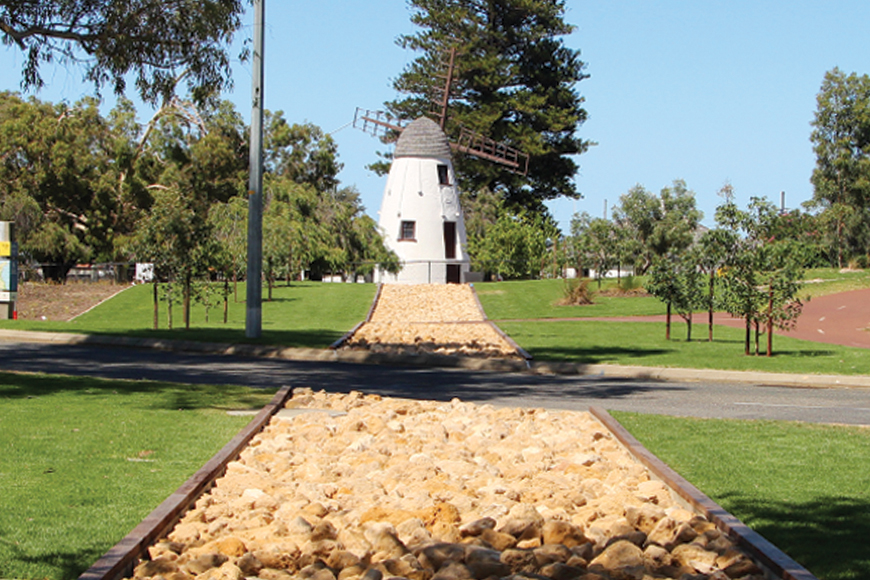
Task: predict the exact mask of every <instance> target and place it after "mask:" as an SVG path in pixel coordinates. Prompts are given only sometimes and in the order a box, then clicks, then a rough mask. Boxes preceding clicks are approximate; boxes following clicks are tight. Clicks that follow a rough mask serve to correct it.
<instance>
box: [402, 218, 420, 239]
mask: <svg viewBox="0 0 870 580" xmlns="http://www.w3.org/2000/svg"><path fill="white" fill-rule="evenodd" d="M416 230H417V222H413V221H403V222H402V227H401V229H400V230H399V239H400V240H404V241H415V240H416V239H417V237H416V234H417V231H416Z"/></svg>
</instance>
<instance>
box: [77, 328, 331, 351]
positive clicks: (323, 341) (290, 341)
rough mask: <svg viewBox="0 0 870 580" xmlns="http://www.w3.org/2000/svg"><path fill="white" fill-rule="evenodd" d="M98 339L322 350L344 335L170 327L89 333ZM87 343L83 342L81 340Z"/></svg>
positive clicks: (314, 331)
mask: <svg viewBox="0 0 870 580" xmlns="http://www.w3.org/2000/svg"><path fill="white" fill-rule="evenodd" d="M91 334H94V335H100V336H122V337H129V338H143V339H152V340H181V341H190V342H202V343H220V344H257V345H270V346H276V347H277V346H280V347H290V348H326V347H328V346H329V345H331V344H332V343H333V342H335V341H336V340H338V339H339V338H341V337H342V336H343V335H344V332H342V331H338V330H334V329H325V328H316V329H305V330H271V329H263V331H262V333H261V336H260V337H259V338H248V337H246V336H245V330H244V329H239V328H235V329H232V328H195V327H194V328H190V329H185V328H174V329H172V330H169V329H159V330H130V331H126V332H118V331H105V332H99V331H97V332H92V333H91ZM83 342H84V343H85V344H87V342H88V341H87V339H85V340H84V341H83Z"/></svg>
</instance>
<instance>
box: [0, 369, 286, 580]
mask: <svg viewBox="0 0 870 580" xmlns="http://www.w3.org/2000/svg"><path fill="white" fill-rule="evenodd" d="M273 394H274V393H273V392H269V391H265V390H255V389H250V388H243V387H232V386H194V385H175V384H168V383H153V382H140V381H105V380H99V379H91V378H74V377H58V376H48V375H27V374H10V373H0V490H2V493H0V578H34V579H36V578H39V579H42V578H47V579H52V580H67V579H72V578H76V577H78V576H79V574H81V573H82V572H83V571H84V570H86V569H87V568H88V567H89V566H90V565H91V564H93V563H94V562H95V561H96V560H97V559H98V558H99V557H100V556H101V555H102V554H103V553H105V551H106V550H108V549H109V548H111V547H112V546H113V545H114V544H115V543H117V542H118V541H119V540H120V539H121V538H123V537H124V536H125V535H126V534H127V533H128V532H129V531H130V530H132V529H133V528H134V527H135V526H136V525H137V524H138V523H139V522H140V521H141V520H142V519H143V518H144V517H145V516H146V515H148V514H149V513H150V512H151V511H152V510H153V509H154V508H155V507H157V506H158V505H159V504H160V503H161V502H162V501H163V500H164V499H166V497H168V496H169V495H170V494H171V493H172V492H173V491H175V490H176V489H177V488H178V486H180V485H181V484H182V483H183V482H184V481H185V480H187V478H188V477H190V476H191V475H193V473H194V472H196V470H198V469H199V468H200V467H201V466H202V465H203V464H204V463H205V462H206V461H207V460H208V459H209V458H211V457H212V456H213V455H214V454H215V453H217V451H218V450H220V448H221V447H223V446H224V445H225V444H226V443H227V442H228V441H229V440H230V439H232V437H234V436H235V435H236V433H238V431H239V430H241V429H242V427H244V426H245V425H246V424H247V423H248V422H249V421H250V420H251V417H232V416H229V415H227V413H226V411H227V410H228V409H239V408H244V409H247V408H252V407H256V408H259V407H262V406H263V405H264V404H266V403H267V402H268V401H269V400H270V398H271V397H272V395H273Z"/></svg>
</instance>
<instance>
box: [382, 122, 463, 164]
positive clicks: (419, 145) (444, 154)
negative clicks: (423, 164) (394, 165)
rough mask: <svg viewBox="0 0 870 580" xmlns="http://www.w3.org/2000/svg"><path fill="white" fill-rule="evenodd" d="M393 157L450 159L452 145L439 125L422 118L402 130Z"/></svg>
mask: <svg viewBox="0 0 870 580" xmlns="http://www.w3.org/2000/svg"><path fill="white" fill-rule="evenodd" d="M393 157H433V158H437V159H450V143H448V142H447V135H445V134H444V131H442V130H441V127H439V126H438V123H436V122H435V121H433V120H432V119H429V118H428V117H420V118H419V119H416V120H414V121H412V122H411V123H410V124H409V125H408V126H407V127H405V128H404V129H403V130H402V134H401V135H400V136H399V141H398V142H397V143H396V150H395V151H394V152H393Z"/></svg>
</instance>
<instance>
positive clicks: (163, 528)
mask: <svg viewBox="0 0 870 580" xmlns="http://www.w3.org/2000/svg"><path fill="white" fill-rule="evenodd" d="M291 395H292V389H291V388H290V387H289V386H288V387H283V388H282V389H280V390H279V391H278V392H277V393H275V396H274V397H272V400H271V401H270V402H269V403H268V404H267V405H266V406H265V407H263V409H262V410H261V411H260V412H259V413H258V414H257V416H256V417H254V418H253V419H252V420H251V422H250V423H248V425H247V426H246V427H245V428H244V429H242V430H241V431H240V432H239V433H238V434H237V435H236V436H235V437H233V438H232V439H231V440H230V442H229V443H227V444H226V445H225V446H224V447H223V449H221V450H220V451H218V452H217V454H215V456H214V457H212V458H211V459H210V460H209V461H208V462H207V463H206V464H205V465H203V466H202V467H201V468H200V469H199V470H198V471H197V472H196V473H194V474H193V475H192V476H191V477H190V479H188V480H187V481H186V482H185V483H183V484H182V485H181V487H179V488H178V489H177V490H176V491H175V492H173V493H172V495H170V496H169V497H168V498H166V500H164V501H163V503H161V504H160V505H159V506H157V508H156V509H154V511H152V512H151V513H150V514H149V515H148V516H147V517H146V518H145V519H144V520H142V521H141V522H140V523H139V525H137V526H136V527H135V528H133V530H132V531H131V532H130V533H129V534H127V536H125V537H124V538H123V539H122V540H121V541H120V542H118V543H117V544H115V546H114V547H112V548H111V549H109V551H108V552H106V553H105V554H104V555H103V556H102V557H101V558H100V559H99V560H97V561H96V562H95V563H94V565H93V566H91V567H90V568H88V569H87V570H86V571H85V572H84V573H83V574H82V575H81V576H79V580H117V579H118V578H122V577H132V576H133V569H134V568H135V567H136V561H137V560H138V559H139V558H141V557H142V556H144V555H145V554H146V553H147V551H148V547H149V546H151V545H152V544H153V543H154V542H155V541H157V540H159V539H160V538H161V537H162V536H164V535H166V534H167V533H168V532H169V531H170V530H171V529H172V528H173V527H174V526H175V524H176V523H178V521H179V520H180V519H181V517H182V516H183V515H184V513H185V512H186V511H187V510H188V509H190V507H191V506H192V505H193V504H194V503H195V502H196V500H197V499H199V497H200V496H201V495H202V494H203V493H205V492H206V491H207V490H208V489H209V488H210V487H211V486H212V484H213V483H214V481H215V480H216V479H217V478H218V477H220V476H221V475H223V474H224V472H225V471H226V467H227V464H229V463H230V462H231V461H233V460H235V459H236V458H238V456H239V454H240V453H241V452H242V450H244V449H245V447H247V445H248V443H250V441H251V439H253V438H254V436H255V435H257V434H258V433H259V432H260V431H262V430H263V428H264V427H265V426H266V425H268V423H269V421H270V420H271V418H272V417H273V416H274V415H276V414H277V413H278V412H279V411H280V410H281V409H283V408H284V404H285V403H286V402H287V400H288V399H289V398H290V396H291Z"/></svg>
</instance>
